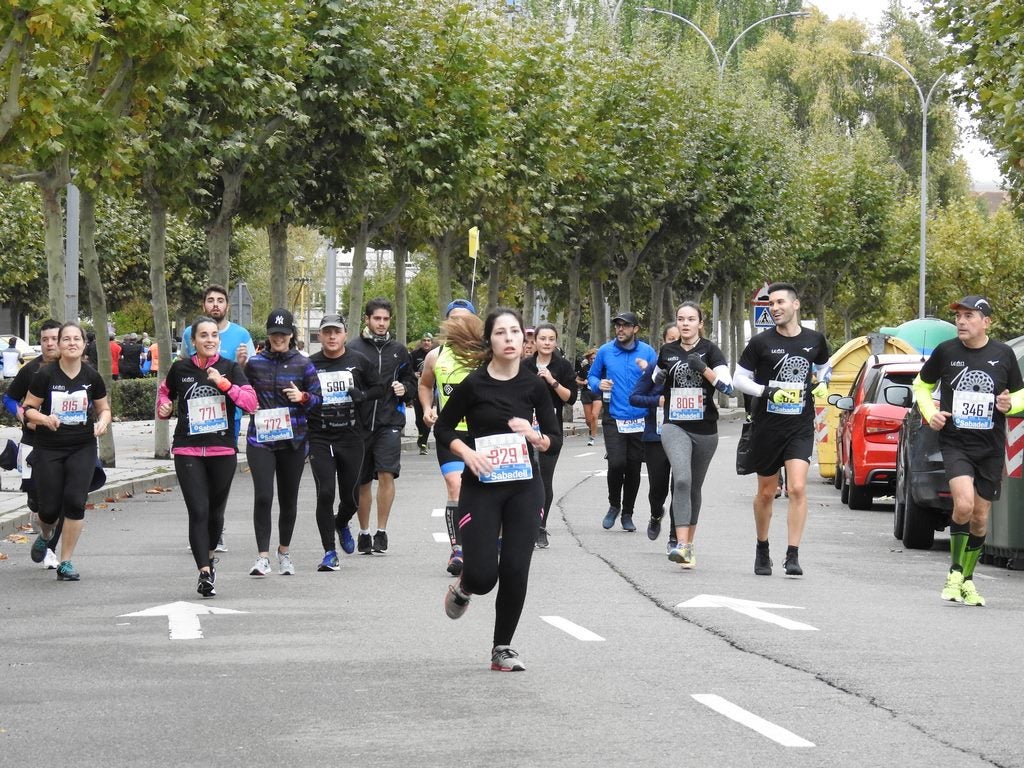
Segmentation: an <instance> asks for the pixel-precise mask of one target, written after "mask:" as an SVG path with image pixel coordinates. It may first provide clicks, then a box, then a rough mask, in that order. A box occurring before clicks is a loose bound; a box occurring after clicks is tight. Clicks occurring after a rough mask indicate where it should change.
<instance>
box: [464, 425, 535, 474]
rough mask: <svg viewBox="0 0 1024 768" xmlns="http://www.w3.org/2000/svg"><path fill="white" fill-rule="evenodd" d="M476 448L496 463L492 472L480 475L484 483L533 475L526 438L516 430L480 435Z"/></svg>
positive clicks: (492, 462)
mask: <svg viewBox="0 0 1024 768" xmlns="http://www.w3.org/2000/svg"><path fill="white" fill-rule="evenodd" d="M476 450H477V451H478V452H479V453H482V454H483V455H484V456H486V457H487V458H488V459H489V460H490V462H491V464H493V465H494V469H492V470H491V473H490V474H488V475H481V476H480V482H482V483H507V482H509V481H511V480H529V479H530V478H532V477H533V466H532V465H531V464H530V449H529V448H528V447H527V445H526V438H525V437H523V436H522V435H520V434H518V433H516V432H512V433H510V434H503V435H487V436H486V437H478V438H477V439H476Z"/></svg>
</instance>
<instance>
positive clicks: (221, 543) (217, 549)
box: [213, 533, 228, 552]
mask: <svg viewBox="0 0 1024 768" xmlns="http://www.w3.org/2000/svg"><path fill="white" fill-rule="evenodd" d="M213 551H214V552H227V551H228V548H227V545H226V544H224V534H223V533H222V534H221V535H220V538H219V539H217V546H216V547H214V548H213Z"/></svg>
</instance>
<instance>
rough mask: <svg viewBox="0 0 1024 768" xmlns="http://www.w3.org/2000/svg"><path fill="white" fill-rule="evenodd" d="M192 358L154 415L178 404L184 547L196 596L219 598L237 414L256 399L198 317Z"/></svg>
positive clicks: (167, 385) (166, 414)
mask: <svg viewBox="0 0 1024 768" xmlns="http://www.w3.org/2000/svg"><path fill="white" fill-rule="evenodd" d="M192 343H193V344H194V345H195V348H196V353H195V354H194V355H193V356H192V357H190V358H187V359H181V360H175V361H174V363H173V364H172V365H171V368H170V370H168V371H167V378H166V379H164V380H163V381H162V382H160V388H159V390H158V391H157V400H156V403H157V406H156V415H157V416H158V417H159V418H161V419H169V418H171V415H172V414H173V413H174V412H175V406H174V401H175V400H176V401H177V414H178V423H177V425H176V426H175V428H174V443H173V446H172V448H171V453H172V454H174V472H175V474H177V476H178V485H179V487H180V488H181V494H182V496H183V497H184V499H185V508H186V509H187V510H188V543H189V547H191V549H192V557H193V558H194V559H195V561H196V567H197V568H198V569H199V583H198V584H197V585H196V592H198V593H199V594H200V595H202V596H203V597H213V596H214V595H216V594H217V590H216V588H215V586H214V585H215V584H216V581H217V574H216V571H215V570H214V568H213V563H214V557H213V548H214V547H215V546H216V545H217V542H218V541H220V536H221V533H222V532H223V530H224V508H225V507H226V506H227V503H228V493H229V492H230V491H231V481H232V480H233V479H234V477H235V467H236V465H237V463H238V459H237V454H238V447H237V443H236V442H235V426H234V425H235V409H237V408H241V409H242V410H243V411H250V412H251V411H253V410H255V409H256V393H255V392H253V389H252V387H250V386H249V383H248V381H246V378H245V374H244V373H242V367H241V366H240V365H239V364H238V363H236V362H234V361H232V360H228V359H226V358H223V357H221V356H220V355H219V353H218V350H219V349H220V331H218V330H217V322H216V321H215V320H214V319H213V318H210V317H205V316H201V317H198V318H196V320H195V322H194V323H192Z"/></svg>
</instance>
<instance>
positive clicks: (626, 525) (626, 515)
mask: <svg viewBox="0 0 1024 768" xmlns="http://www.w3.org/2000/svg"><path fill="white" fill-rule="evenodd" d="M621 522H622V530H624V531H626V532H627V533H636V526H635V525H633V513H632V512H623V513H622V518H621Z"/></svg>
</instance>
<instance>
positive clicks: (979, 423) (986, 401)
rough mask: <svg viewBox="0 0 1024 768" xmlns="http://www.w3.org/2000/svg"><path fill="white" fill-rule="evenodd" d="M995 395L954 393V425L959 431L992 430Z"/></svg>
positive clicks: (956, 391)
mask: <svg viewBox="0 0 1024 768" xmlns="http://www.w3.org/2000/svg"><path fill="white" fill-rule="evenodd" d="M995 406H996V398H995V395H993V394H991V393H989V392H961V391H960V390H954V391H953V423H954V424H955V425H956V426H957V428H958V429H992V414H993V412H994V410H995Z"/></svg>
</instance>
